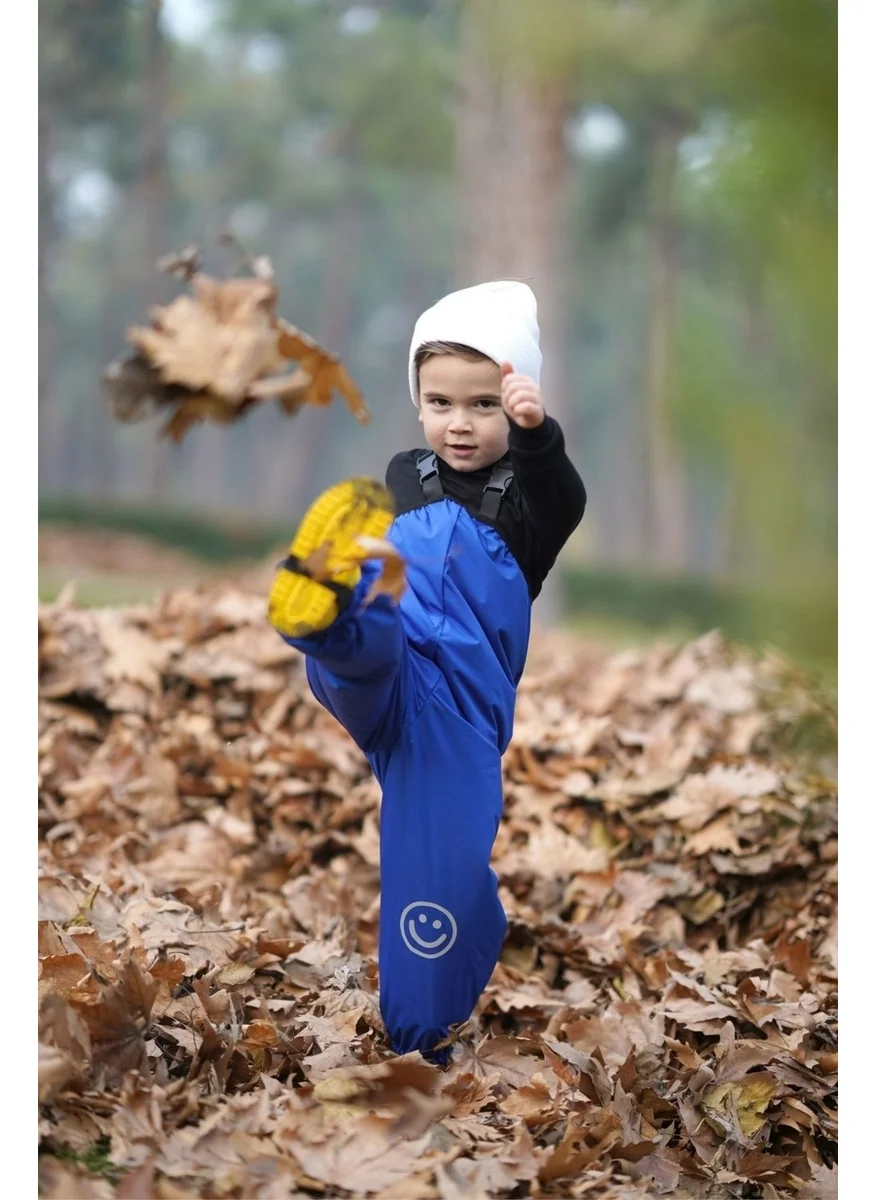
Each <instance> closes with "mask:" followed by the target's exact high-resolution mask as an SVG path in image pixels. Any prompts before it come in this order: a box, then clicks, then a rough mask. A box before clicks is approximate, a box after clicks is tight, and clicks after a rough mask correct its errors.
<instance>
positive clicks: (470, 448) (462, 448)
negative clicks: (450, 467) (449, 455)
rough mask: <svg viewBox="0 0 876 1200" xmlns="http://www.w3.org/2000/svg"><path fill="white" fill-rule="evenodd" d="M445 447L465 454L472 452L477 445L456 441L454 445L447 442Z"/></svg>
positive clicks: (455, 452) (456, 452)
mask: <svg viewBox="0 0 876 1200" xmlns="http://www.w3.org/2000/svg"><path fill="white" fill-rule="evenodd" d="M447 449H448V450H452V451H453V453H454V454H463V455H465V454H474V452H475V450H477V446H466V445H463V444H462V443H458V444H456V445H454V444H453V443H452V442H448V443H447Z"/></svg>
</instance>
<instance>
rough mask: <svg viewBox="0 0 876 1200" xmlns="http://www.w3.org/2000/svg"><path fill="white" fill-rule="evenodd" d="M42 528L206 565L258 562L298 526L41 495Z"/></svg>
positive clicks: (284, 540)
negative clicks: (135, 543)
mask: <svg viewBox="0 0 876 1200" xmlns="http://www.w3.org/2000/svg"><path fill="white" fill-rule="evenodd" d="M39 520H40V524H42V525H67V526H71V527H74V528H78V529H85V530H93V531H95V532H97V531H102V532H112V533H128V534H133V535H135V536H137V537H143V538H148V539H149V540H150V541H154V542H158V543H159V544H161V545H163V546H169V547H172V548H173V549H175V550H183V551H185V552H186V553H187V554H191V555H192V556H193V557H194V558H199V559H201V560H202V561H203V562H206V563H223V562H234V561H239V560H241V559H244V560H245V559H259V558H263V557H264V556H265V555H266V554H268V553H270V551H271V550H273V549H274V548H275V547H276V546H278V545H283V544H284V543H285V542H287V541H288V540H289V538H290V537H291V535H292V532H293V531H294V529H295V525H296V521H295V519H294V518H290V519H289V521H284V522H283V523H282V525H281V524H280V523H279V522H278V523H276V524H274V523H258V522H252V521H244V520H231V519H227V520H216V519H214V518H212V517H207V516H203V515H200V514H198V513H192V512H190V511H182V510H176V509H171V508H144V507H140V506H137V505H127V504H116V503H113V504H107V503H99V502H97V501H95V500H89V499H83V498H80V497H77V496H67V497H58V496H41V497H40V498H39Z"/></svg>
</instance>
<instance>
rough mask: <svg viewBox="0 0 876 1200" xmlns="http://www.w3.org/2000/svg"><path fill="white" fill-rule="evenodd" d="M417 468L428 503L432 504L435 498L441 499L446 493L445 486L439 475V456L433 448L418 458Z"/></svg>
mask: <svg viewBox="0 0 876 1200" xmlns="http://www.w3.org/2000/svg"><path fill="white" fill-rule="evenodd" d="M417 470H418V471H419V472H420V486H421V487H422V489H423V495H424V496H425V498H426V503H427V504H431V503H432V501H433V500H440V499H441V497H442V496H443V495H444V488H443V487H442V486H441V479H440V477H439V475H438V458H437V456H436V455H434V454H433V453H432V452H431V450H430V451H428V453H426V454H423V455H421V457H420V458H418V459H417Z"/></svg>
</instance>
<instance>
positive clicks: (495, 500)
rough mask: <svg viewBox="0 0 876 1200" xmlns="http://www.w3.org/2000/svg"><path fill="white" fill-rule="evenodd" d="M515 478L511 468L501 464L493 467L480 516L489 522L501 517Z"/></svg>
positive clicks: (485, 489)
mask: <svg viewBox="0 0 876 1200" xmlns="http://www.w3.org/2000/svg"><path fill="white" fill-rule="evenodd" d="M513 478H514V472H513V471H512V470H511V468H510V467H506V466H500V465H499V464H497V465H496V466H495V467H493V473H492V475H491V476H490V481H489V483H488V484H487V486H486V487H485V488H484V496H483V499H482V501H481V511H480V514H479V515H480V516H482V517H485V518H486V519H487V520H488V521H495V520H496V518H497V517H498V515H499V509H500V508H501V506H502V501H503V499H504V498H505V493H506V492H507V491H508V488H509V487H510V486H511V480H512V479H513Z"/></svg>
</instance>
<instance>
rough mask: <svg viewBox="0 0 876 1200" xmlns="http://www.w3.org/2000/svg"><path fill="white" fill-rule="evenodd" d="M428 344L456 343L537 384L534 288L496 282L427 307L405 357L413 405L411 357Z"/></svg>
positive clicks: (414, 372) (414, 375)
mask: <svg viewBox="0 0 876 1200" xmlns="http://www.w3.org/2000/svg"><path fill="white" fill-rule="evenodd" d="M426 342H459V343H461V344H462V345H463V346H471V348H472V349H473V350H479V351H480V352H481V354H486V356H487V357H488V358H491V359H492V360H493V362H496V363H501V362H510V363H511V365H512V366H513V368H514V370H515V371H518V372H520V374H521V375H528V376H529V377H530V378H531V379H533V380H534V381H535V382H536V383H538V381H539V375H540V372H541V350H540V349H539V344H538V313H537V309H536V303H535V296H534V294H533V291H532V288H530V287H528V286H527V285H526V284H525V283H517V282H515V281H513V280H508V279H500V280H497V281H495V282H493V283H479V284H478V285H477V286H476V287H470V288H463V289H462V291H460V292H451V293H450V295H449V296H445V297H444V298H443V299H442V300H439V301H438V303H437V304H434V305H433V306H432V307H431V308H427V309H426V311H425V312H424V313H423V315H422V316H421V317H420V319H419V320H418V321H417V323H416V325H415V326H414V336H413V338H412V339H411V352H410V356H409V358H408V379H409V382H410V388H411V399H412V400H413V402H414V404H418V400H417V390H418V389H417V369H416V367H415V366H414V355H415V354H416V353H417V351H418V350H419V348H420V347H421V346H423V345H425V343H426Z"/></svg>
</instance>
